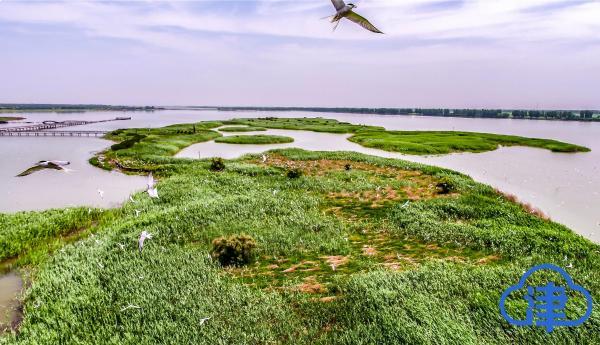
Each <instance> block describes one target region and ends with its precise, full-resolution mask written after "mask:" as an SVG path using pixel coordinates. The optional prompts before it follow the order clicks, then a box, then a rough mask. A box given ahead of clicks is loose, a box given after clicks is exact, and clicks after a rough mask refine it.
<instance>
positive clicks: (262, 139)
mask: <svg viewBox="0 0 600 345" xmlns="http://www.w3.org/2000/svg"><path fill="white" fill-rule="evenodd" d="M215 142H217V143H224V144H255V145H264V144H285V143H291V142H294V138H290V137H286V136H282V135H263V134H259V135H232V136H227V137H219V138H217V139H215Z"/></svg>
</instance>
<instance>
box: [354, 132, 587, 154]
mask: <svg viewBox="0 0 600 345" xmlns="http://www.w3.org/2000/svg"><path fill="white" fill-rule="evenodd" d="M348 140H350V141H352V142H355V143H357V144H360V145H362V146H365V147H371V148H377V149H381V150H385V151H392V152H401V153H405V154H417V155H425V154H447V153H453V152H484V151H492V150H495V149H497V148H498V146H500V145H501V146H529V147H536V148H542V149H547V150H551V151H553V152H587V151H590V150H589V149H588V148H586V147H582V146H578V145H573V144H568V143H563V142H560V141H556V140H549V139H537V138H525V137H519V136H513V135H500V134H489V133H473V132H434V131H363V132H360V133H357V134H355V135H353V136H352V137H350V138H349V139H348Z"/></svg>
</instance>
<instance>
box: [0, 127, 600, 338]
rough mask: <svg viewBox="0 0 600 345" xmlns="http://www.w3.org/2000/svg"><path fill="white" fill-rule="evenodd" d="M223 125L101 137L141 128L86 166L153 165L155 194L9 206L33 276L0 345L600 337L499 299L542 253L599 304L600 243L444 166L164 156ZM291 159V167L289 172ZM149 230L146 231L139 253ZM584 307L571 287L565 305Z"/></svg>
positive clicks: (6, 220)
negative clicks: (521, 317)
mask: <svg viewBox="0 0 600 345" xmlns="http://www.w3.org/2000/svg"><path fill="white" fill-rule="evenodd" d="M255 121H256V122H258V123H257V125H258V124H260V125H261V126H263V127H267V128H271V127H269V125H270V124H271V123H273V124H272V125H274V126H286V127H288V128H290V129H304V130H320V131H326V129H327V127H328V126H331V127H332V129H331V130H333V131H340V132H339V133H356V134H360V133H361V132H360V131H361V130H364V129H365V128H364V126H359V125H352V124H344V123H337V124H336V123H334V122H331V120H322V119H321V120H316V121H311V120H305V119H298V120H292V121H289V122H285V121H275V120H255ZM233 122H235V123H238V122H250V123H252V122H254V121H252V120H236V121H233ZM223 124H224V123H216V122H211V123H197V124H194V125H191V124H190V125H176V126H169V127H165V128H158V129H129V130H122V131H117V132H113V133H111V134H110V137H111V138H112V139H114V140H116V141H119V142H122V141H125V140H129V139H128V138H130V137H131V133H136V134H138V135H144V136H145V137H143V138H141V139H140V140H139V141H137V142H135V143H134V144H133V145H132V146H130V147H126V148H120V149H118V150H113V149H108V150H107V151H105V152H103V153H101V154H99V155H98V157H97V160H96V164H98V165H100V166H103V167H105V168H106V169H115V168H116V169H121V170H123V171H125V172H129V173H143V174H146V173H147V172H149V171H152V172H153V174H154V176H156V177H157V178H158V180H159V183H158V188H159V189H160V191H161V194H160V198H158V199H150V198H149V197H148V196H147V195H146V194H145V193H138V194H135V195H134V196H133V200H132V201H129V202H127V203H125V204H124V205H123V206H122V207H120V208H117V209H112V210H105V211H100V210H84V209H64V210H53V211H47V213H42V212H21V213H17V214H12V215H3V216H2V217H1V218H0V243H3V244H4V243H5V244H7V249H6V250H4V252H3V256H2V259H3V260H4V262H9V261H10V262H11V265H10V266H11V267H12V268H15V267H20V268H21V269H24V270H28V271H31V272H33V279H32V284H31V287H30V288H28V289H27V291H26V293H25V294H24V297H23V307H24V314H23V321H22V323H21V325H20V328H19V331H18V333H17V332H14V333H11V334H7V335H5V336H4V337H3V338H2V342H4V343H7V344H9V343H10V344H12V343H15V344H34V343H36V344H37V343H48V344H50V343H73V342H78V343H127V342H134V341H135V342H136V343H142V344H145V343H169V342H178V343H205V344H213V343H297V344H314V343H321V344H339V343H346V344H353V343H372V344H376V343H413V344H431V343H448V344H450V343H457V344H458V343H460V344H481V343H494V344H514V343H540V342H547V343H582V344H583V343H594V342H598V341H600V338H599V337H600V335H599V333H598V332H597V329H598V324H599V323H600V313H599V312H598V311H596V310H595V311H594V313H593V314H592V317H591V319H590V320H589V321H588V322H586V323H585V324H584V325H582V326H580V327H573V328H560V329H557V330H555V331H554V332H553V333H551V334H546V333H545V332H544V331H543V330H539V329H529V328H528V329H526V328H515V327H512V326H509V325H508V324H506V322H505V321H504V320H503V319H502V317H501V316H500V314H499V312H498V307H497V305H498V299H499V298H500V295H501V293H502V291H503V290H504V289H505V288H506V287H508V286H509V285H512V284H514V283H515V282H516V281H518V279H519V277H520V276H521V274H522V273H523V271H524V270H526V269H528V268H529V267H531V266H532V265H533V264H537V263H542V262H551V263H556V264H558V265H562V266H565V265H566V264H567V263H571V262H572V263H573V268H572V269H571V270H570V271H569V273H571V274H572V276H573V277H574V279H575V280H576V282H577V283H578V284H580V285H582V286H585V287H586V288H587V289H588V290H589V291H590V292H591V293H592V295H593V296H594V298H595V299H598V298H599V297H600V296H599V293H600V247H599V246H598V245H597V244H594V243H592V242H590V241H588V240H586V239H584V238H582V237H581V236H578V235H576V234H574V233H573V232H572V231H571V230H569V229H567V228H565V227H564V226H562V225H559V224H556V223H553V222H551V221H549V220H547V219H543V218H540V217H538V216H537V215H536V214H535V213H532V212H531V210H529V209H527V208H525V207H523V206H522V205H520V204H517V203H515V202H513V201H511V200H509V198H507V197H505V196H503V195H501V194H499V193H498V192H496V191H495V190H494V189H492V188H491V187H489V186H485V185H482V184H479V183H477V182H475V181H473V180H472V179H470V178H469V177H467V176H464V175H462V174H459V173H456V172H452V171H449V170H445V169H441V168H436V167H431V166H425V165H420V164H416V163H409V162H406V161H401V160H394V159H383V158H376V157H372V156H366V155H362V154H358V153H348V152H344V153H342V152H332V153H323V152H309V151H304V150H300V149H285V150H276V151H271V152H269V153H268V154H267V156H266V159H263V157H261V156H258V155H249V156H245V157H242V158H240V159H237V160H232V161H227V162H226V163H224V165H225V168H224V169H220V171H214V170H215V169H211V166H212V165H213V164H214V163H213V162H214V161H211V160H194V159H175V158H173V157H172V155H174V154H175V153H176V152H177V151H179V150H180V149H182V148H183V147H186V146H188V145H190V144H191V143H195V142H201V141H209V140H213V139H215V138H218V137H220V134H219V133H217V132H216V131H214V130H212V129H214V128H217V127H219V126H221V125H223ZM225 124H229V123H225ZM299 127H301V128H299ZM278 128H279V127H278ZM192 129H195V130H192ZM368 130H369V131H371V130H372V129H368ZM369 133H370V132H369ZM294 170H295V171H298V172H300V174H298V176H295V178H289V177H288V172H289V171H294ZM40 229H43V230H40ZM143 230H147V231H149V232H151V233H153V234H154V237H153V239H152V240H151V241H149V242H147V243H146V244H145V247H144V251H143V253H139V252H138V250H137V242H136V241H137V238H138V236H139V234H140V232H141V231H143ZM36 231H37V233H36ZM241 234H243V236H244V240H240V237H239V235H241ZM246 236H248V237H246ZM71 239H73V240H71ZM215 239H217V241H216V242H215ZM3 248H4V247H3ZM232 248H245V249H242V250H241V251H234V250H232ZM246 249H247V250H246ZM217 252H224V253H228V252H235V253H238V254H239V253H242V254H240V255H241V257H242V259H243V265H241V264H234V265H223V264H222V262H221V261H220V260H219V259H218V256H216V255H214V253H217ZM211 253H213V255H211ZM243 253H248V255H245V254H243ZM240 255H233V257H240ZM230 257H231V256H230ZM132 306H133V307H132ZM509 306H510V310H517V309H518V307H519V306H520V304H519V302H518V301H512V302H510V303H509ZM582 308H583V301H582V299H581V298H578V297H577V296H574V298H573V303H571V304H569V306H568V310H567V314H568V315H569V316H572V315H575V314H579V313H581V311H582ZM206 317H210V320H209V321H207V322H205V323H200V320H202V319H204V318H206Z"/></svg>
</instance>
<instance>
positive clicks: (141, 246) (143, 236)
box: [138, 230, 152, 253]
mask: <svg viewBox="0 0 600 345" xmlns="http://www.w3.org/2000/svg"><path fill="white" fill-rule="evenodd" d="M151 238H152V234H151V233H149V232H148V231H146V230H144V231H142V233H141V235H140V239H139V240H138V248H139V249H140V253H141V252H142V249H144V241H145V240H146V239H151Z"/></svg>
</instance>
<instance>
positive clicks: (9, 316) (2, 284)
mask: <svg viewBox="0 0 600 345" xmlns="http://www.w3.org/2000/svg"><path fill="white" fill-rule="evenodd" d="M22 287H23V282H22V281H21V277H19V276H18V275H17V274H15V273H8V274H5V275H0V332H1V331H2V329H4V328H5V327H7V326H10V324H11V322H12V321H13V320H14V318H15V317H16V315H17V307H18V301H17V297H18V296H19V293H21V289H22Z"/></svg>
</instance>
